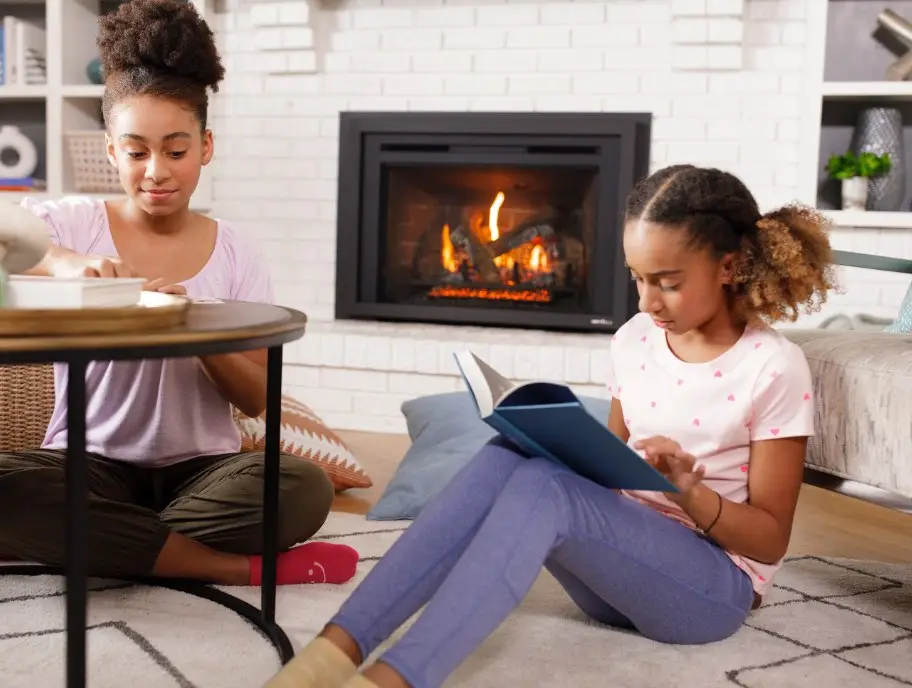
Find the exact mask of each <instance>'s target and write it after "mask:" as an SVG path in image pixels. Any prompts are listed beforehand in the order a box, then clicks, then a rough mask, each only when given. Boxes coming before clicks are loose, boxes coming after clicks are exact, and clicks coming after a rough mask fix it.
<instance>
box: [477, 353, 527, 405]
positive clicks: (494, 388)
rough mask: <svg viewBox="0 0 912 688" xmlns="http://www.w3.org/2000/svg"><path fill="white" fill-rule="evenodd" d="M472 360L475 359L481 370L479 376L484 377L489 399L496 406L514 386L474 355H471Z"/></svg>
mask: <svg viewBox="0 0 912 688" xmlns="http://www.w3.org/2000/svg"><path fill="white" fill-rule="evenodd" d="M472 358H474V359H475V361H476V363H477V364H478V368H479V369H480V370H481V374H482V375H484V379H485V382H487V383H488V389H490V390H491V398H492V399H493V400H494V406H497V404H499V403H500V402H501V400H502V399H503V398H504V397H505V396H506V395H507V394H508V393H509V392H510V390H511V389H513V388H514V387H515V386H516V385H514V384H513V383H512V382H510V381H509V380H508V379H507V378H505V377H504V376H503V375H501V374H500V373H498V372H497V371H496V370H494V369H493V368H492V367H491V366H489V365H488V364H487V363H485V362H484V361H482V360H481V359H480V358H478V356H476V355H475V354H472Z"/></svg>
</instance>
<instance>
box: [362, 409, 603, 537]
mask: <svg viewBox="0 0 912 688" xmlns="http://www.w3.org/2000/svg"><path fill="white" fill-rule="evenodd" d="M580 401H582V402H583V405H585V406H586V408H587V409H588V410H589V412H590V413H592V414H593V415H594V416H595V417H596V418H598V419H599V420H601V421H602V422H603V423H605V424H607V423H608V412H609V410H610V408H611V400H610V399H597V398H595V397H580ZM402 413H403V415H404V416H405V420H406V424H407V426H408V433H409V437H410V438H411V439H412V446H411V447H409V450H408V451H407V452H406V454H405V457H404V458H403V459H402V463H401V464H400V465H399V468H398V469H397V470H396V474H395V475H394V476H393V479H392V481H391V482H390V484H389V485H388V486H387V488H386V490H385V491H384V493H383V496H382V497H381V498H380V501H379V502H377V504H376V506H374V508H373V509H371V511H370V512H369V513H368V514H367V518H368V520H371V521H390V520H398V519H414V518H415V517H417V516H418V514H419V513H420V512H421V510H422V509H423V508H424V505H425V504H427V503H428V502H429V501H430V500H431V499H432V498H433V497H434V496H435V495H436V494H437V493H438V492H440V490H442V489H443V487H444V486H445V485H446V484H447V483H448V482H449V481H450V480H451V479H452V478H453V476H455V475H456V474H457V473H458V472H459V471H460V470H461V469H462V467H463V466H465V465H466V464H467V463H468V462H469V461H470V460H471V459H472V457H473V456H475V454H477V453H478V451H479V450H480V449H481V448H482V447H483V446H484V445H485V444H486V443H487V442H488V440H490V439H491V438H492V437H494V436H495V435H496V434H497V433H496V432H495V431H494V430H493V429H491V427H490V426H488V425H487V423H485V422H484V421H483V420H481V418H479V416H478V409H477V408H476V407H475V402H474V401H473V400H472V398H471V396H469V393H468V392H448V393H445V394H433V395H430V396H424V397H419V398H417V399H410V400H409V401H406V402H405V403H404V404H403V405H402Z"/></svg>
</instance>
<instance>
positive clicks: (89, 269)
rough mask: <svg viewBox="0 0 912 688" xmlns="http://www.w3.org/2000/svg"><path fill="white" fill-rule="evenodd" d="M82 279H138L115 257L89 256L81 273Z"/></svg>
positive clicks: (131, 269) (134, 272)
mask: <svg viewBox="0 0 912 688" xmlns="http://www.w3.org/2000/svg"><path fill="white" fill-rule="evenodd" d="M82 276H83V277H109V278H110V277H140V275H138V274H136V271H135V270H133V268H131V267H130V266H129V265H127V264H126V263H125V262H124V261H123V260H121V259H120V258H118V257H117V256H89V257H88V260H86V265H85V267H84V268H83V271H82Z"/></svg>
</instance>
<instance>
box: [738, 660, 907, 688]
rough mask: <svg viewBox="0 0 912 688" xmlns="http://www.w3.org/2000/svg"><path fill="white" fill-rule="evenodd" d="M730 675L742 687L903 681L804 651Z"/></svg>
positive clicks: (893, 684) (890, 687) (867, 686)
mask: <svg viewBox="0 0 912 688" xmlns="http://www.w3.org/2000/svg"><path fill="white" fill-rule="evenodd" d="M731 678H732V682H733V683H734V684H735V685H737V686H742V688H772V687H773V686H775V688H807V687H808V686H826V688H899V687H900V686H902V685H905V684H904V683H902V682H897V681H895V680H893V679H891V678H888V677H885V676H879V675H877V674H875V673H873V672H870V671H866V670H864V669H861V668H858V667H854V666H852V665H851V664H846V663H845V662H841V661H839V660H838V659H836V658H835V657H833V656H831V655H812V656H807V655H806V656H804V657H801V658H800V659H797V660H795V661H786V662H782V663H776V664H773V665H770V666H766V667H757V668H754V669H744V670H742V671H739V672H736V674H735V675H733V676H732V677H731Z"/></svg>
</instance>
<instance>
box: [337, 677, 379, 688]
mask: <svg viewBox="0 0 912 688" xmlns="http://www.w3.org/2000/svg"><path fill="white" fill-rule="evenodd" d="M342 688H377V684H376V683H374V682H373V681H371V680H370V679H369V678H365V677H364V674H355V675H354V676H352V677H351V678H350V679H348V682H347V683H345V684H344V685H343V686H342Z"/></svg>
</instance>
